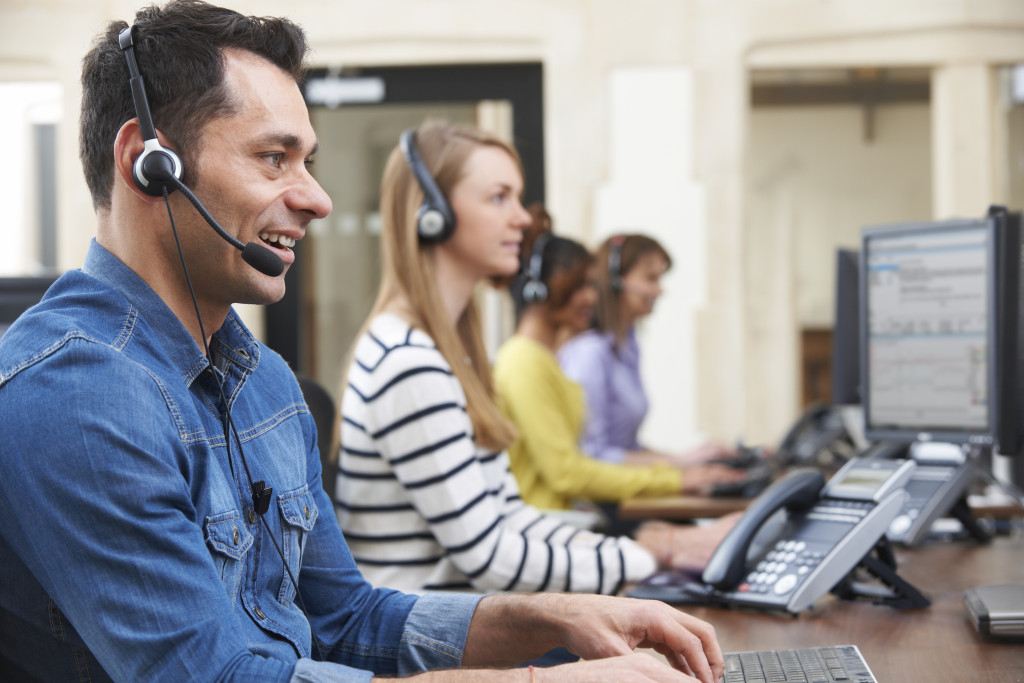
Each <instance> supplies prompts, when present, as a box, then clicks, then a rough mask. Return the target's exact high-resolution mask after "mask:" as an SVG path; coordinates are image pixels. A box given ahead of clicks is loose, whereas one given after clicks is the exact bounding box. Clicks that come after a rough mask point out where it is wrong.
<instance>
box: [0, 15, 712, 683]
mask: <svg viewBox="0 0 1024 683" xmlns="http://www.w3.org/2000/svg"><path fill="white" fill-rule="evenodd" d="M305 51H306V44H305V38H304V35H303V34H302V32H301V30H300V29H298V28H297V27H296V26H295V25H293V24H291V23H290V22H288V21H286V20H280V19H270V18H254V17H244V16H241V15H239V14H237V13H235V12H232V11H230V10H225V9H221V8H217V7H212V6H210V5H206V4H204V3H202V2H199V1H198V0H181V1H180V2H172V3H170V4H168V5H167V6H166V7H163V8H157V7H150V8H147V9H144V10H141V11H140V12H139V13H138V14H137V16H136V20H135V24H134V26H132V27H128V26H127V25H125V24H124V23H123V22H115V23H113V24H111V25H110V27H109V28H108V29H107V31H106V32H105V34H104V35H101V36H100V37H99V38H98V39H97V41H96V42H95V44H94V46H93V49H92V50H91V51H90V52H89V54H88V55H87V56H86V58H85V60H84V62H83V74H82V84H83V95H82V112H81V128H80V133H81V157H82V162H83V166H84V169H85V175H86V180H87V182H88V184H89V188H90V191H91V193H92V197H93V204H94V207H95V210H96V214H97V220H98V228H97V235H96V239H95V240H94V241H93V242H92V244H91V245H90V248H89V253H88V255H87V257H86V261H85V264H84V266H83V267H82V269H81V270H77V271H71V272H69V273H67V274H65V275H64V276H63V277H62V278H60V280H58V282H57V283H56V284H55V285H54V287H53V288H52V289H51V290H50V291H49V292H48V293H47V295H46V297H44V299H43V301H42V302H41V303H40V304H39V305H38V306H36V307H35V308H33V309H32V310H31V311H29V312H28V313H26V314H25V315H24V316H23V317H22V319H20V320H19V321H18V322H17V323H16V324H15V325H14V326H12V327H11V329H10V330H9V331H8V332H7V334H6V335H5V336H4V337H3V339H2V341H0V406H2V410H3V416H4V420H3V428H2V430H3V431H2V433H0V678H4V679H8V678H13V679H17V680H28V679H32V680H35V679H39V680H50V681H57V680H71V679H76V680H93V681H96V680H107V679H114V680H128V681H144V680H158V681H170V680H174V681H180V680H207V679H209V680H234V679H239V680H243V679H244V680H261V681H262V680H280V681H287V680H292V681H311V680H316V681H329V680H338V681H340V680H345V681H356V680H369V679H370V678H371V677H373V676H374V675H375V674H377V675H410V674H416V673H417V672H422V671H427V670H432V669H455V668H458V667H480V666H509V665H512V664H515V663H518V662H522V661H524V660H527V659H530V658H531V657H536V656H537V655H539V654H541V653H542V652H544V651H546V650H548V649H550V648H552V647H555V646H558V645H565V646H568V647H569V648H570V649H572V650H573V651H574V652H576V653H577V654H579V655H580V656H581V657H583V658H585V659H588V660H596V661H585V662H578V663H574V664H569V665H564V666H565V668H564V669H561V670H559V671H558V672H557V680H562V681H574V680H587V679H590V678H593V677H600V678H603V679H609V680H618V679H620V678H622V677H624V676H626V675H627V672H628V675H630V676H632V677H634V678H637V679H639V680H666V681H667V680H692V679H690V678H687V676H685V675H684V674H683V673H680V671H681V672H685V673H692V674H693V675H694V676H696V677H697V678H699V680H701V681H703V682H705V683H710V681H711V680H712V679H713V678H717V677H718V676H720V675H721V673H722V655H721V652H720V651H719V648H718V645H717V642H716V641H715V636H714V632H713V630H712V629H711V627H710V626H709V625H707V624H705V623H704V622H701V621H699V620H697V619H694V618H692V617H688V616H686V615H684V614H682V613H680V612H677V611H676V610H673V609H671V608H669V607H667V606H665V605H663V604H660V603H655V602H643V601H630V600H624V599H618V598H606V597H605V598H602V597H598V596H563V595H538V596H490V597H485V598H483V599H480V597H479V596H469V595H458V594H445V595H430V594H427V595H423V596H415V595H407V594H402V593H397V592H395V591H389V590H384V589H376V590H375V589H373V588H372V587H371V586H370V585H369V584H368V583H366V582H365V581H364V580H363V579H362V577H361V576H360V575H359V572H358V570H357V569H356V568H355V565H354V563H353V561H352V558H351V555H350V554H349V553H348V549H347V547H346V545H345V542H344V539H343V538H342V535H341V532H340V530H339V529H338V527H337V525H336V523H335V521H334V515H333V512H332V504H331V501H330V500H329V499H328V498H327V496H326V495H325V494H324V492H323V490H322V488H321V486H320V467H319V462H320V460H319V455H318V452H317V446H316V438H315V427H314V424H313V420H312V418H311V417H310V415H309V412H308V409H307V408H306V406H305V403H304V401H303V399H302V395H301V393H300V391H299V387H298V385H297V383H296V381H295V379H294V376H293V374H292V372H291V370H290V369H289V368H288V366H287V365H286V364H285V362H284V361H283V360H282V359H281V358H280V357H279V356H277V355H276V354H275V353H273V352H272V351H271V350H270V349H268V348H267V347H266V346H264V345H263V344H261V343H259V342H258V341H257V340H256V339H255V338H253V336H252V335H251V334H250V332H249V331H248V330H247V329H246V328H245V326H244V325H243V324H242V322H241V321H240V320H239V318H238V316H237V315H236V314H235V312H234V311H233V310H232V308H231V306H232V304H234V303H239V302H241V303H259V304H265V303H271V302H274V301H277V300H278V299H280V298H281V296H282V295H283V293H284V280H283V278H282V277H281V272H282V271H283V270H284V269H286V268H287V267H288V265H289V264H290V263H291V262H292V261H293V258H294V256H293V254H292V251H291V247H292V246H294V244H295V242H296V241H297V240H299V239H301V238H302V236H303V234H304V232H305V229H306V226H307V225H308V223H309V222H310V221H311V220H313V219H315V218H323V217H324V216H326V215H327V214H328V213H329V211H330V209H331V202H330V200H329V199H328V197H327V196H326V194H325V193H324V192H323V190H322V189H321V188H320V186H319V185H318V184H317V183H316V181H315V180H314V179H313V177H312V176H311V175H310V173H309V165H310V164H311V163H312V158H313V154H314V152H315V151H316V147H317V143H316V139H315V135H314V133H313V130H312V128H311V126H310V123H309V117H308V112H307V110H306V106H305V103H304V102H303V99H302V96H301V94H300V92H299V89H298V87H297V80H298V78H299V76H300V74H301V68H302V60H303V58H304V55H305ZM147 91H148V97H147ZM150 105H152V109H150ZM154 124H155V125H154ZM172 150H176V151H172ZM179 155H180V156H179ZM189 188H195V193H194V194H193V193H192V191H191V190H190V189H189ZM222 225H223V226H226V227H222ZM214 231H216V233H217V234H218V235H219V238H218V237H215V236H214ZM239 251H241V253H239ZM638 646H639V647H655V648H657V649H658V650H659V651H661V652H662V653H663V654H665V655H666V657H667V659H668V661H669V663H671V664H672V665H674V666H675V667H676V668H677V669H679V671H674V670H672V669H670V668H669V667H667V666H665V665H663V664H661V663H659V662H657V661H656V660H655V659H653V658H651V657H647V656H645V655H637V654H630V652H631V650H632V649H633V648H634V647H638ZM548 674H549V672H547V671H544V672H542V671H540V670H538V671H536V672H535V671H533V670H532V669H530V670H529V671H527V670H523V669H519V670H512V671H498V670H476V671H457V670H453V671H444V672H438V673H435V674H425V675H426V676H427V677H429V680H432V681H433V680H438V681H441V680H470V679H472V680H491V679H494V680H520V681H525V680H528V679H530V677H531V676H535V677H536V680H544V679H545V676H547V675H548ZM550 675H552V677H553V678H552V679H554V677H555V676H556V672H553V671H552V672H550Z"/></svg>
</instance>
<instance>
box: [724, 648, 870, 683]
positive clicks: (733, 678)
mask: <svg viewBox="0 0 1024 683" xmlns="http://www.w3.org/2000/svg"><path fill="white" fill-rule="evenodd" d="M723 680H724V683H796V682H799V683H833V682H839V683H877V681H876V680H875V677H874V675H873V674H872V673H871V670H870V669H869V668H868V665H867V663H866V662H865V661H864V658H863V657H862V656H861V654H860V650H858V649H857V647H856V646H854V645H837V646H834V647H808V648H800V649H796V650H763V651H761V652H729V653H726V655H725V678H724V679H723Z"/></svg>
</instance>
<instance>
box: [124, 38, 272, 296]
mask: <svg viewBox="0 0 1024 683" xmlns="http://www.w3.org/2000/svg"><path fill="white" fill-rule="evenodd" d="M117 41H118V45H120V47H121V50H122V51H123V52H124V56H125V59H127V60H128V75H129V76H130V78H129V84H130V85H131V89H132V103H133V104H134V105H135V115H136V117H137V118H138V119H139V132H140V133H141V134H142V140H143V144H144V145H145V148H144V149H143V151H142V154H141V155H140V156H139V158H138V159H136V160H135V165H134V166H133V167H132V178H134V180H135V185H136V186H137V187H138V188H139V189H140V190H142V191H143V192H145V193H146V194H148V195H151V196H153V197H160V196H162V195H163V193H164V192H165V191H166V192H168V193H170V192H172V191H174V190H176V189H177V190H180V191H181V193H182V194H183V195H185V198H186V199H188V200H189V201H190V202H191V203H192V206H194V207H196V210H197V211H198V212H199V215H200V216H202V217H203V219H204V220H205V221H206V222H207V223H209V224H210V227H211V228H213V229H214V231H216V233H217V234H218V235H220V236H221V237H222V238H223V239H224V240H225V241H227V243H228V244H230V245H231V246H233V247H234V248H235V249H238V250H239V251H241V252H242V260H243V261H245V262H246V263H248V264H249V265H250V266H252V267H253V268H255V269H256V270H258V271H260V272H261V273H263V274H264V275H269V276H271V277H277V276H278V275H280V274H281V273H283V272H284V261H282V260H281V259H280V257H278V255H277V254H275V253H274V252H272V251H271V250H270V249H269V248H268V247H264V246H262V245H260V244H257V243H256V242H249V243H248V244H242V243H241V242H240V241H239V240H237V239H235V238H234V237H232V236H231V235H229V234H228V232H227V231H226V230H224V228H222V227H221V226H220V224H218V223H217V221H215V220H214V219H213V216H211V215H210V212H209V211H207V210H206V207H204V206H203V204H202V202H200V201H199V199H198V198H197V197H196V196H195V195H194V194H192V191H191V190H189V189H188V187H186V186H185V184H184V183H183V182H182V181H181V174H182V164H181V158H180V157H179V156H178V155H177V154H176V153H175V152H174V150H171V149H168V148H166V147H164V146H163V145H161V144H160V141H159V140H157V137H156V127H155V126H154V125H153V115H152V113H151V112H150V109H149V99H148V98H147V97H146V86H145V84H144V83H143V81H142V75H141V74H140V73H139V66H138V64H137V63H136V61H135V46H134V42H133V41H132V29H131V27H128V28H125V29H123V30H122V31H121V32H120V33H119V34H118V36H117Z"/></svg>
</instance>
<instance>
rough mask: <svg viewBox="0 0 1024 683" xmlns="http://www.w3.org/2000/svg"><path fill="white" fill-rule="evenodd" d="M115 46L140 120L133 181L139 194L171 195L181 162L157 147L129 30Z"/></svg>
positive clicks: (170, 153) (164, 149) (144, 88)
mask: <svg viewBox="0 0 1024 683" xmlns="http://www.w3.org/2000/svg"><path fill="white" fill-rule="evenodd" d="M117 41H118V44H119V45H120V46H121V50H122V51H123V52H124V56H125V59H127V60H128V75H129V76H130V79H129V84H130V85H131V88H132V103H133V104H134V105H135V115H136V117H138V119H139V132H140V133H141V134H142V140H143V143H144V144H145V148H144V149H143V150H142V154H141V155H139V158H138V159H136V160H135V164H133V165H132V179H133V180H135V185H136V187H138V188H139V189H140V190H142V191H143V192H145V193H146V194H148V195H151V196H153V197H160V196H162V195H163V192H164V188H167V192H168V193H171V192H173V191H174V189H175V188H176V187H177V186H176V185H175V184H174V183H172V182H170V179H171V178H172V177H174V178H178V179H179V180H180V179H181V174H182V164H181V158H180V157H179V156H178V155H177V154H176V153H175V152H174V151H173V150H171V149H168V148H167V147H164V146H163V145H161V144H160V142H159V140H157V137H156V128H155V127H154V126H153V114H152V112H151V111H150V109H149V100H148V99H147V98H146V86H145V84H144V83H143V82H142V75H141V74H140V73H139V66H138V64H137V63H136V61H135V44H134V43H133V42H132V29H131V27H128V28H125V29H122V30H121V32H120V33H119V34H118V36H117Z"/></svg>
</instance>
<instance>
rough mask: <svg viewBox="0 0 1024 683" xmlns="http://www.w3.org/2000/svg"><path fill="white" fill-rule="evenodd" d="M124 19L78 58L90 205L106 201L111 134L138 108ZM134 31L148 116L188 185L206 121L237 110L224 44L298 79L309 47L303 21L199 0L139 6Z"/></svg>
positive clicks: (110, 176) (82, 152)
mask: <svg viewBox="0 0 1024 683" xmlns="http://www.w3.org/2000/svg"><path fill="white" fill-rule="evenodd" d="M126 26H127V24H126V23H125V22H123V21H115V22H113V23H111V24H110V25H109V26H108V27H107V30H106V32H105V33H103V34H102V35H100V36H98V37H97V39H96V41H95V43H94V44H93V48H92V50H90V51H89V53H88V54H87V55H86V56H85V58H84V59H83V60H82V116H81V122H80V127H79V136H80V137H79V155H80V156H81V158H82V167H83V170H84V171H85V179H86V182H87V183H88V185H89V192H90V193H91V194H92V203H93V207H94V208H96V209H99V208H106V209H109V208H110V193H111V190H112V188H113V181H114V158H113V156H114V155H113V149H114V139H115V138H116V137H117V131H118V130H119V129H120V128H121V126H122V125H124V122H125V121H128V120H130V119H133V118H135V116H136V114H135V107H134V105H133V104H132V96H131V88H130V87H129V85H128V63H127V61H126V60H125V56H124V53H123V52H122V51H121V48H120V46H119V45H118V40H117V36H118V33H120V32H121V29H123V28H125V27H126ZM133 38H134V43H135V54H136V59H137V60H138V64H139V71H140V72H141V74H142V79H143V81H144V82H145V84H146V94H147V96H148V99H149V105H150V108H151V109H152V112H153V123H154V125H155V126H156V128H157V129H159V130H160V131H161V132H162V133H163V134H164V135H166V136H167V138H168V140H169V143H170V144H169V146H170V147H171V148H172V149H174V150H175V151H176V152H178V154H179V155H180V156H181V160H182V164H183V165H184V167H185V173H184V177H183V179H182V180H183V181H184V182H185V184H186V185H194V184H195V176H194V173H195V164H194V161H195V159H196V155H197V154H198V143H199V138H200V135H201V133H202V130H203V127H204V125H205V124H206V123H208V122H209V121H210V120H211V119H213V118H217V117H224V116H230V115H231V114H232V113H234V112H235V111H236V109H235V107H236V106H237V104H236V103H235V102H233V101H232V100H231V97H230V93H228V92H227V89H226V87H225V85H224V53H223V51H224V50H225V49H226V48H236V49H240V50H246V51H248V52H251V53H253V54H255V55H257V56H259V57H262V58H264V59H266V60H268V61H269V62H271V63H272V64H274V65H276V66H278V67H280V68H281V69H283V70H284V71H286V72H288V73H289V74H290V75H291V76H292V78H294V79H295V81H296V82H300V80H301V77H302V63H303V59H304V58H305V56H306V49H307V46H306V37H305V34H304V33H303V31H302V29H301V28H299V27H298V26H296V25H295V24H293V23H292V22H290V21H288V20H287V19H278V18H273V17H250V16H244V15H241V14H239V13H238V12H235V11H233V10H229V9H224V8H222V7H215V6H213V5H209V4H206V3H205V2H201V1H200V0H174V1H172V2H169V3H168V4H167V5H165V6H164V7H157V6H155V5H152V6H150V7H146V8H143V9H141V10H139V12H138V13H137V14H136V15H135V23H134V30H133Z"/></svg>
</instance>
